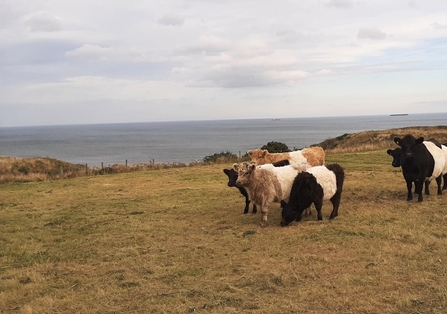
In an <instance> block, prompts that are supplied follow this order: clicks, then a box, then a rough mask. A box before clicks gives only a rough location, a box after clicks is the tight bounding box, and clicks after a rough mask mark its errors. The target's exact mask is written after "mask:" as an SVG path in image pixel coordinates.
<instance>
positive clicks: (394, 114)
mask: <svg viewBox="0 0 447 314" xmlns="http://www.w3.org/2000/svg"><path fill="white" fill-rule="evenodd" d="M401 116H408V113H393V114H390V117H401Z"/></svg>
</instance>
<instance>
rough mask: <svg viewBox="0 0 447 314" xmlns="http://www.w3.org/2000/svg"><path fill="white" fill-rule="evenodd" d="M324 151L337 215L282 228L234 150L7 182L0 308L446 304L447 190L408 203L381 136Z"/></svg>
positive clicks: (321, 308)
mask: <svg viewBox="0 0 447 314" xmlns="http://www.w3.org/2000/svg"><path fill="white" fill-rule="evenodd" d="M327 162H328V163H332V162H338V163H340V164H341V165H342V166H343V167H344V168H345V170H346V174H347V175H346V181H345V188H344V192H343V195H342V202H341V206H340V211H339V214H340V215H339V217H337V218H336V219H335V220H333V221H328V220H327V217H328V215H329V214H330V212H331V206H330V203H329V202H326V203H324V205H323V217H324V220H323V221H322V222H318V221H316V215H315V210H313V211H314V212H313V215H312V216H311V217H307V218H304V219H303V221H302V222H300V223H293V224H292V225H290V226H289V227H286V228H282V227H280V226H279V222H280V209H279V206H278V204H274V205H272V206H271V210H270V214H269V223H270V224H269V226H268V227H266V228H260V227H258V226H259V223H260V219H261V217H260V215H259V214H257V215H252V214H248V215H243V214H242V210H243V207H244V200H243V198H242V196H241V195H240V194H239V192H238V191H237V190H236V189H235V188H229V187H227V186H226V176H225V174H224V173H223V172H222V169H223V168H224V167H230V166H231V163H227V164H217V165H203V166H196V167H180V168H162V169H157V170H150V171H138V172H131V173H120V174H115V175H104V176H89V177H79V178H74V179H70V180H57V181H49V182H48V181H40V182H28V183H8V184H3V185H0V194H1V198H0V217H1V218H0V247H1V250H0V313H190V312H198V313H241V312H246V313H343V314H345V313H445V311H446V308H447V267H446V261H447V246H446V241H447V229H446V227H445V226H446V222H447V206H446V205H447V195H440V196H438V195H436V194H435V188H434V186H431V192H432V195H430V196H426V197H425V200H424V202H422V203H417V202H406V201H405V199H406V188H405V183H404V180H403V178H402V174H401V173H400V171H399V170H398V169H395V168H393V167H391V165H390V163H391V159H390V157H389V156H388V155H387V154H386V152H385V149H379V150H373V151H368V152H350V153H331V154H328V156H327ZM432 185H434V184H432ZM445 194H447V192H446V193H445Z"/></svg>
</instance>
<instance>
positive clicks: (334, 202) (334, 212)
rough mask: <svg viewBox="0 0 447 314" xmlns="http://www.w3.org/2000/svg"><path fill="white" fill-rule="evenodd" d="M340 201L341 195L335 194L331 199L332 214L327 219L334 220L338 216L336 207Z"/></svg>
mask: <svg viewBox="0 0 447 314" xmlns="http://www.w3.org/2000/svg"><path fill="white" fill-rule="evenodd" d="M340 200H341V193H338V192H337V193H335V195H334V196H333V197H332V198H331V203H332V206H333V208H332V213H331V215H330V216H329V219H334V218H335V217H337V216H338V207H339V206H340Z"/></svg>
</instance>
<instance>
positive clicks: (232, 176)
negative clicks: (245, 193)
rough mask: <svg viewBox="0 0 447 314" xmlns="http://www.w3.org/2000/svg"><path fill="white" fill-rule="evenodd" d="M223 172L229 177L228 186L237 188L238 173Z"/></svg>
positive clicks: (232, 171)
mask: <svg viewBox="0 0 447 314" xmlns="http://www.w3.org/2000/svg"><path fill="white" fill-rule="evenodd" d="M223 172H224V173H225V174H226V175H227V177H228V183H227V184H228V186H229V187H232V186H236V180H237V171H236V170H234V169H224V170H223Z"/></svg>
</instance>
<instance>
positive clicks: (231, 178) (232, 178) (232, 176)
mask: <svg viewBox="0 0 447 314" xmlns="http://www.w3.org/2000/svg"><path fill="white" fill-rule="evenodd" d="M223 172H224V173H225V174H226V175H227V176H228V183H227V185H228V186H229V187H236V188H237V189H238V190H239V192H240V193H241V194H242V195H243V196H244V197H245V208H244V214H247V213H248V211H249V207H250V198H249V197H248V193H247V190H245V189H244V188H243V187H241V186H237V185H236V180H237V172H236V170H234V169H224V170H223ZM251 213H252V214H256V213H257V208H256V204H253V208H252V210H251Z"/></svg>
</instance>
